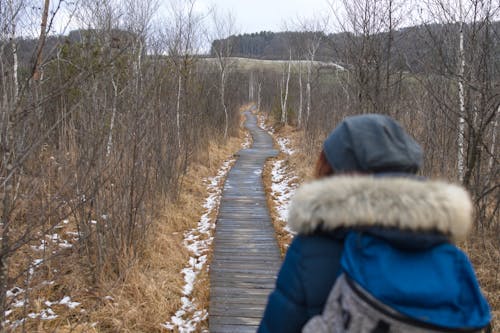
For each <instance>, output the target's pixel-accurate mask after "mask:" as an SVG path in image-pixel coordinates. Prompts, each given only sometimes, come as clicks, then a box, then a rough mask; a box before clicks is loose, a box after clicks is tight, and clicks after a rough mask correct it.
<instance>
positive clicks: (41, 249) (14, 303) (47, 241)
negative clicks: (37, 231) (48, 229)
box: [3, 220, 84, 330]
mask: <svg viewBox="0 0 500 333" xmlns="http://www.w3.org/2000/svg"><path fill="white" fill-rule="evenodd" d="M68 223H69V222H68V220H63V221H62V222H61V223H60V224H58V225H57V226H55V228H54V230H57V231H58V233H53V234H49V235H45V238H42V239H39V241H38V242H39V245H31V246H30V248H31V250H32V251H33V253H32V254H33V256H41V257H42V258H38V259H33V260H32V261H31V265H30V266H29V268H28V271H27V277H26V280H25V282H26V285H27V287H25V288H26V290H25V289H23V288H21V287H18V286H14V287H13V288H12V289H10V290H8V291H7V293H6V297H7V304H8V310H7V311H5V313H4V316H5V321H4V322H3V325H4V326H5V327H8V328H9V329H10V330H15V329H16V328H18V327H20V326H21V325H23V324H24V323H25V322H27V321H29V320H38V319H40V320H53V319H56V318H57V317H58V315H57V313H56V312H55V311H54V309H52V306H53V305H64V306H66V307H68V308H69V309H71V310H75V309H76V308H77V307H78V308H79V309H80V303H79V302H73V301H71V298H70V296H64V297H63V298H62V299H61V300H59V301H50V300H44V299H32V298H31V297H33V296H32V292H33V291H34V290H40V289H41V288H44V287H51V288H52V286H53V285H54V284H55V281H42V282H41V283H38V282H35V281H37V279H36V278H35V275H36V273H37V270H39V269H40V268H41V267H42V265H44V264H45V262H46V261H48V260H50V259H47V257H51V256H53V255H57V254H58V252H59V251H61V250H64V249H69V248H72V247H73V244H72V243H71V242H76V241H78V236H79V234H78V233H77V232H72V231H66V232H64V231H63V230H62V229H63V228H64V227H65V225H67V224H68ZM65 238H69V240H68V239H65ZM53 272H54V273H57V271H56V270H55V269H54V271H53ZM35 284H36V285H35ZM36 304H40V305H43V306H37V305H36ZM33 308H37V312H30V313H27V314H26V312H27V311H30V310H32V309H33ZM80 311H84V309H80ZM20 312H22V313H24V314H23V316H24V318H19V317H20V316H19V314H20Z"/></svg>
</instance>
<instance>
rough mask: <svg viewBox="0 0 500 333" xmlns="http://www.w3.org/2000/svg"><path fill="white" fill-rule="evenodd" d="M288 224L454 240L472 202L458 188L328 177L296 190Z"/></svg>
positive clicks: (304, 230) (303, 229)
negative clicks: (426, 234)
mask: <svg viewBox="0 0 500 333" xmlns="http://www.w3.org/2000/svg"><path fill="white" fill-rule="evenodd" d="M288 224H289V225H290V228H291V229H292V230H293V231H295V232H298V233H301V234H310V233H313V232H314V231H316V230H318V229H321V230H325V231H331V230H334V229H336V228H339V227H370V226H377V227H389V228H399V229H401V230H408V231H422V232H427V231H437V232H440V233H443V234H444V235H446V236H448V237H450V238H451V239H452V240H459V239H463V238H465V236H466V235H467V233H468V231H469V229H470V227H471V225H472V202H471V199H470V197H469V194H468V193H467V192H466V191H465V190H464V189H463V188H461V187H459V186H456V185H452V184H448V183H444V182H441V181H420V180H416V179H409V178H392V177H380V178H377V177H370V176H333V177H329V178H325V179H321V180H316V181H312V182H310V183H306V184H304V185H302V186H301V187H300V188H299V189H298V190H297V192H296V193H295V196H294V198H293V199H292V203H291V206H290V211H289V218H288Z"/></svg>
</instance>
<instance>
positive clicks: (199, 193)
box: [90, 136, 243, 332]
mask: <svg viewBox="0 0 500 333" xmlns="http://www.w3.org/2000/svg"><path fill="white" fill-rule="evenodd" d="M242 138H243V136H241V137H239V138H232V139H231V140H230V142H229V144H228V145H226V146H224V147H219V146H218V145H217V144H215V143H212V144H210V149H209V159H208V160H207V161H205V163H201V162H199V163H196V164H193V165H191V167H190V168H189V170H188V172H187V174H186V176H185V177H184V180H183V186H182V191H181V193H180V196H179V198H178V200H177V201H176V202H173V203H169V204H167V205H166V207H165V209H164V212H163V214H162V217H161V219H160V221H158V223H157V224H156V226H155V230H154V231H153V232H152V237H151V244H150V245H149V246H148V248H147V251H146V255H145V257H144V258H141V261H140V262H138V263H137V266H136V267H133V268H132V269H131V272H130V274H129V275H128V276H127V279H126V280H125V281H124V283H122V284H120V285H119V286H116V287H115V288H113V289H112V290H111V292H110V294H111V296H112V297H113V299H114V301H112V302H107V303H105V304H104V306H102V307H100V308H99V309H97V310H96V311H95V312H94V313H92V314H91V315H90V318H91V320H95V321H96V322H99V326H100V327H101V329H100V331H105V332H118V331H119V332H158V331H162V329H161V327H160V324H162V323H165V322H166V321H169V320H170V318H171V316H172V315H174V313H175V311H177V310H178V309H180V308H181V302H180V300H181V297H182V296H183V295H182V287H183V286H184V283H185V282H184V279H183V276H182V275H181V273H180V272H181V270H182V269H183V268H184V267H185V266H186V263H187V261H188V259H189V257H190V254H189V253H188V251H187V249H186V248H185V247H184V245H183V244H182V243H183V237H184V236H183V235H184V232H186V231H187V230H191V229H193V228H196V226H197V223H198V221H199V219H200V216H201V215H202V214H203V211H204V209H203V207H202V204H203V203H204V200H205V198H206V196H207V189H206V184H205V183H204V182H203V181H202V180H203V179H204V178H206V177H209V176H214V175H215V174H216V172H217V170H218V168H219V167H220V165H221V164H222V162H223V161H224V160H227V159H228V158H229V157H230V156H231V155H232V154H233V153H235V152H236V151H237V150H238V149H239V148H240V147H241V142H242ZM212 218H215V216H212ZM192 295H193V297H194V298H195V299H196V300H197V301H198V302H199V304H200V307H201V308H207V307H208V297H209V278H208V273H207V271H206V270H203V271H202V272H201V273H200V274H199V275H198V277H197V283H196V285H195V289H194V290H193V294H192ZM204 325H205V326H206V323H205V324H204Z"/></svg>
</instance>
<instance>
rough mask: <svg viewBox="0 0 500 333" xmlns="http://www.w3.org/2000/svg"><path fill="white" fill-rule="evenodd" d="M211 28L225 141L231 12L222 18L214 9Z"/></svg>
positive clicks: (233, 30)
mask: <svg viewBox="0 0 500 333" xmlns="http://www.w3.org/2000/svg"><path fill="white" fill-rule="evenodd" d="M212 26H213V33H212V34H211V38H210V39H211V40H214V41H215V42H214V43H213V44H212V53H213V54H214V55H215V61H216V63H217V67H218V69H219V98H220V105H221V107H222V111H223V112H224V119H225V120H224V139H226V138H227V132H228V126H229V110H228V108H227V102H226V85H227V79H228V75H229V74H230V71H231V69H232V65H233V64H232V60H231V59H230V57H231V56H232V54H233V45H232V44H233V39H232V38H231V36H233V35H235V34H236V28H235V19H234V16H233V15H232V14H231V12H227V13H226V14H225V15H224V16H221V14H219V12H218V11H217V10H216V9H214V10H213V12H212Z"/></svg>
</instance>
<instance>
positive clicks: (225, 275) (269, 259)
mask: <svg viewBox="0 0 500 333" xmlns="http://www.w3.org/2000/svg"><path fill="white" fill-rule="evenodd" d="M245 115H246V117H247V120H246V123H245V127H246V128H247V129H248V130H249V131H250V132H251V134H252V136H253V145H252V147H251V148H249V149H243V150H241V151H240V152H239V153H238V154H239V158H238V160H237V161H236V163H235V165H234V166H233V168H232V169H231V171H230V172H229V174H228V178H227V180H226V183H225V186H224V192H223V194H222V200H221V204H220V210H219V216H218V220H217V228H216V231H215V241H214V257H213V261H212V264H211V266H210V288H211V289H210V307H209V328H210V332H211V333H224V332H228V333H229V332H230V333H238V332H255V331H256V330H257V327H258V325H259V322H260V319H261V317H262V314H263V311H264V307H265V305H266V302H267V297H268V295H269V293H270V292H271V291H272V289H273V288H274V283H275V277H276V274H277V271H278V269H279V267H280V265H281V258H280V254H279V250H278V244H277V242H276V239H275V236H274V234H275V232H274V229H273V226H272V224H271V218H270V216H269V211H268V207H267V203H266V197H265V194H264V185H263V183H262V169H263V167H264V162H265V161H266V159H267V158H269V157H271V156H275V155H276V154H277V153H278V151H276V150H274V149H273V140H272V138H271V136H270V135H269V134H268V133H267V132H266V131H264V130H262V129H261V128H259V127H258V126H257V119H256V117H255V116H254V115H253V114H251V113H250V112H248V111H247V112H245Z"/></svg>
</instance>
